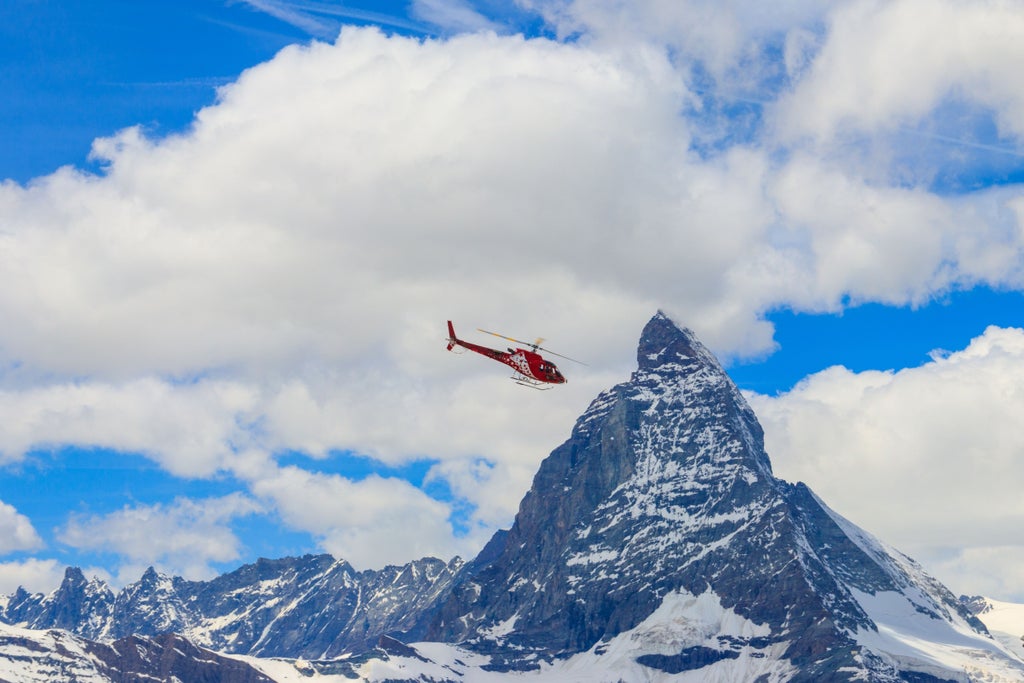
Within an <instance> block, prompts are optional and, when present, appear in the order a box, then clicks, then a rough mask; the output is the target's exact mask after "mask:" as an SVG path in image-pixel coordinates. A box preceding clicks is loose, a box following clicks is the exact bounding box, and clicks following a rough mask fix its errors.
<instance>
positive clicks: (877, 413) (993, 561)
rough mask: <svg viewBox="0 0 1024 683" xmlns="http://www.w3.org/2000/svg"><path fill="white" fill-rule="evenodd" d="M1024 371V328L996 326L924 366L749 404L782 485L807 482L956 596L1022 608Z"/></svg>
mask: <svg viewBox="0 0 1024 683" xmlns="http://www.w3.org/2000/svg"><path fill="white" fill-rule="evenodd" d="M1022 368H1024V330H1021V329H1014V328H1010V329H1002V328H996V327H990V328H988V329H987V330H986V331H985V333H984V334H983V335H981V336H980V337H978V338H976V339H974V340H973V341H972V342H971V344H970V345H969V346H968V347H967V348H966V349H964V350H961V351H958V352H955V353H951V354H949V355H948V356H945V357H941V356H936V358H935V360H933V361H932V362H929V363H927V364H925V365H923V366H921V367H917V368H908V369H905V370H900V371H898V372H894V371H887V372H879V371H869V372H861V373H854V372H851V371H849V370H847V369H845V368H842V367H833V368H830V369H828V370H825V371H823V372H820V373H817V374H815V375H812V376H810V377H808V378H807V379H806V380H804V381H803V382H801V383H800V384H798V385H797V386H796V387H795V388H794V389H793V390H792V391H790V392H788V393H786V394H783V395H780V396H777V397H768V396H760V395H752V396H749V397H748V398H749V399H750V402H751V405H752V406H753V408H754V410H755V412H756V413H757V415H758V418H759V419H760V420H761V423H762V425H763V426H764V429H765V442H766V447H767V449H768V453H769V455H770V457H771V459H772V463H773V466H774V469H775V472H776V474H777V475H778V476H780V477H782V478H784V479H787V480H790V481H798V480H799V481H804V482H807V484H808V485H809V486H811V488H812V489H814V490H815V492H816V493H818V494H819V495H820V496H821V497H822V499H823V500H825V501H827V502H828V504H829V505H830V506H831V507H833V508H835V509H836V510H837V511H838V512H840V513H841V514H843V515H844V516H846V517H848V518H849V519H851V520H852V521H854V522H855V523H857V524H858V525H860V526H862V527H864V528H865V529H868V530H869V531H871V532H872V533H875V534H876V535H878V536H880V537H881V538H883V539H885V540H886V541H888V542H889V543H891V544H892V545H894V546H896V547H897V548H900V549H901V550H902V551H904V552H907V553H908V554H910V555H911V556H913V557H915V558H916V559H917V560H919V561H920V562H921V563H922V564H923V565H924V566H925V567H926V568H927V569H929V570H930V571H932V572H933V573H935V574H936V575H937V576H938V578H940V579H941V580H944V581H946V582H947V583H948V584H949V585H950V587H951V588H952V589H953V590H955V591H959V592H965V593H971V592H975V593H977V592H982V591H983V590H986V589H988V588H989V587H999V588H1000V589H1001V590H1003V591H1011V592H1012V594H1010V595H1007V594H1006V593H1005V592H1004V593H1001V594H1002V595H1003V596H1004V598H1007V599H1024V593H1021V590H1020V587H1019V586H1018V585H1014V584H1013V582H1012V577H1014V576H1016V575H1018V568H1017V566H1016V562H1015V561H1014V558H1015V557H1016V556H1018V555H1019V554H1020V553H1021V552H1022V551H1024V546H1022V545H1021V544H1020V528H1021V525H1022V524H1024V499H1022V498H1021V496H1020V491H1019V489H1020V482H1021V481H1024V458H1022V457H1021V456H1022V454H1024V433H1022V432H1021V430H1020V429H1019V428H1018V426H1019V422H1020V419H1019V418H1020V415H1021V414H1024V413H1022V411H1024V391H1022V390H1021V387H1022V386H1024V371H1022ZM1000 549H1004V550H1006V552H1003V551H1002V550H1000ZM972 580H973V581H977V582H979V583H983V584H985V585H971V583H970V581H972Z"/></svg>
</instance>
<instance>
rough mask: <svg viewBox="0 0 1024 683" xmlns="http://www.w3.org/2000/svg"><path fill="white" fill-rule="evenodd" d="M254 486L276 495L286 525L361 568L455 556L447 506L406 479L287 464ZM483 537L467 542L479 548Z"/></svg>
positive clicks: (270, 496)
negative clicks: (354, 477) (358, 477)
mask: <svg viewBox="0 0 1024 683" xmlns="http://www.w3.org/2000/svg"><path fill="white" fill-rule="evenodd" d="M252 490H253V492H254V493H255V494H256V495H259V496H262V497H266V498H268V499H270V500H272V501H273V503H274V505H275V507H276V508H277V510H278V511H279V513H280V515H281V517H282V519H283V520H284V522H285V523H286V524H288V525H290V526H291V527H293V528H298V529H302V530H303V531H307V532H310V533H311V534H313V535H314V536H315V537H316V538H317V539H318V540H319V542H320V544H321V547H323V548H324V549H325V550H326V551H328V552H330V553H331V554H333V555H335V556H336V557H343V558H345V559H346V560H348V561H349V562H351V563H352V564H353V565H354V566H356V567H358V568H361V569H365V568H372V567H382V566H384V565H386V564H404V563H406V562H408V561H409V560H411V559H415V558H420V557H427V556H433V557H441V558H443V559H446V560H447V559H449V558H450V557H451V550H452V545H453V544H452V538H451V536H452V532H451V526H450V523H449V521H448V517H449V514H450V510H449V508H448V506H447V505H445V504H443V503H441V502H438V501H436V500H433V499H432V498H430V497H428V496H427V495H426V494H425V493H423V492H422V491H420V490H419V489H417V488H415V487H414V486H412V485H411V484H409V482H407V481H404V480H401V479H395V478H384V477H379V476H377V475H372V476H370V477H368V478H367V479H365V480H363V481H360V482H353V481H350V480H349V479H346V478H344V477H340V476H337V475H321V474H314V473H311V472H307V471H305V470H302V469H300V468H297V467H284V468H281V469H280V470H278V471H277V472H275V473H274V474H273V475H272V476H270V477H266V478H262V479H260V480H257V481H255V482H253V484H252ZM482 540H483V539H480V538H473V539H470V540H469V541H468V545H467V546H465V547H469V548H471V549H473V550H476V549H478V547H479V545H481V544H482Z"/></svg>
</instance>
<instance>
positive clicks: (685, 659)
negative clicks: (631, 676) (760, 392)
mask: <svg viewBox="0 0 1024 683" xmlns="http://www.w3.org/2000/svg"><path fill="white" fill-rule="evenodd" d="M637 362H638V367H637V370H636V372H634V373H633V374H632V376H631V377H630V379H629V380H628V381H626V382H623V383H621V384H619V385H616V386H614V387H612V388H611V389H609V390H607V391H605V392H603V393H601V394H600V395H599V396H598V397H597V398H596V399H595V400H594V401H593V402H592V403H591V405H590V407H589V408H588V409H587V411H586V412H585V413H584V414H583V415H582V416H581V417H580V419H579V420H578V421H577V423H576V426H575V427H574V428H573V431H572V435H571V436H570V438H569V440H568V441H566V442H565V443H564V444H562V445H561V446H559V447H558V448H556V449H555V450H554V451H552V453H551V454H550V455H549V456H548V457H547V458H546V459H545V460H544V461H543V462H542V463H541V466H540V469H539V470H538V472H537V475H536V477H535V478H534V481H533V485H532V486H531V488H530V490H529V491H528V492H527V494H526V496H525V498H524V499H523V501H522V503H521V505H520V508H519V512H518V514H517V515H516V518H515V521H514V523H513V525H512V528H511V529H510V530H509V531H508V532H507V533H505V532H501V533H499V534H496V535H495V538H494V539H492V541H491V543H489V544H488V546H487V549H486V552H485V553H482V554H481V556H480V557H478V558H477V559H476V560H474V561H473V562H472V563H470V564H469V565H467V569H466V571H465V572H464V574H463V575H462V576H461V577H460V582H459V583H458V584H457V585H456V586H455V587H454V588H453V590H452V592H451V594H450V596H449V597H448V599H447V600H446V601H445V602H444V603H443V604H442V605H441V606H440V608H439V609H438V612H437V615H436V617H435V620H434V622H433V623H432V624H431V627H430V629H429V630H428V638H430V639H432V640H441V641H445V642H449V643H460V644H461V645H463V646H464V647H469V648H471V649H473V650H475V651H477V652H479V653H481V654H485V655H490V656H491V657H492V660H491V667H492V668H494V669H497V670H500V669H502V668H507V669H517V670H521V669H529V668H535V667H536V666H537V663H538V662H539V661H544V660H547V661H554V660H558V659H563V658H569V657H573V656H579V657H589V656H592V655H595V654H597V655H599V654H602V653H605V652H611V651H613V650H615V649H616V648H617V647H618V646H617V645H616V643H620V644H623V645H622V647H625V648H627V650H628V651H629V652H630V653H631V654H630V655H629V656H630V657H631V658H632V663H631V664H630V666H634V665H636V664H639V665H641V666H643V667H645V669H646V670H647V671H648V673H646V674H638V676H644V677H646V676H647V675H649V673H650V670H651V669H655V670H661V671H663V672H666V673H669V674H677V673H681V672H682V671H684V670H690V669H701V668H704V667H705V666H709V667H710V666H714V667H715V668H716V670H717V671H719V673H720V676H717V677H716V676H709V680H710V678H716V680H717V679H718V678H721V679H722V680H753V679H755V678H757V679H758V680H761V679H762V678H763V679H765V680H768V679H772V680H792V681H820V680H865V679H866V680H877V681H887V682H888V681H899V680H922V681H923V680H940V679H937V678H934V677H930V676H927V675H922V676H919V677H918V678H913V679H911V678H907V677H905V676H904V672H910V673H907V676H915V675H917V674H918V673H919V672H922V671H926V670H928V667H929V666H931V663H930V662H928V663H925V664H922V662H921V661H919V660H918V659H915V658H914V657H906V658H904V657H903V655H902V654H901V651H900V649H899V648H900V647H903V646H902V644H900V642H899V638H896V639H894V641H893V642H895V645H894V644H893V643H891V642H881V641H880V639H879V637H877V636H876V635H875V634H877V633H879V631H880V626H879V625H880V624H881V625H884V626H886V627H887V628H888V627H890V626H892V624H889V623H887V622H886V621H885V619H888V618H889V617H888V615H887V613H886V612H885V611H884V609H883V608H885V607H886V606H889V605H898V606H899V608H900V609H901V610H903V613H901V619H902V618H903V616H902V614H904V613H905V616H906V622H907V623H908V624H909V623H911V622H914V620H926V621H927V624H928V627H929V628H932V625H931V622H932V621H933V620H938V621H940V622H941V624H942V628H944V629H947V630H948V631H949V632H950V633H952V632H957V633H960V632H963V633H971V636H970V638H971V639H972V640H971V642H972V644H975V643H981V649H982V650H983V651H984V648H986V647H987V645H986V644H985V640H984V638H985V636H984V634H983V633H980V632H978V631H977V627H976V626H975V625H974V624H973V623H971V622H970V621H968V620H967V619H965V618H964V615H963V614H961V612H962V611H963V609H962V608H959V607H958V606H957V605H956V604H955V599H954V598H953V597H952V596H951V595H950V594H948V591H946V590H944V589H941V587H939V586H938V585H937V584H936V582H934V580H931V579H928V578H927V577H925V576H924V575H923V574H922V573H921V572H920V571H919V569H917V568H915V567H914V565H913V563H912V561H910V560H909V559H908V558H904V557H902V556H893V555H891V554H889V552H888V551H887V550H886V549H885V548H884V547H883V546H881V545H880V544H879V543H878V542H877V541H874V540H873V539H871V537H870V536H869V535H868V534H866V533H865V532H863V531H860V530H858V529H856V528H855V527H853V525H852V524H850V523H848V522H846V521H845V520H842V519H841V518H839V517H838V516H837V515H835V514H834V513H832V512H831V511H829V510H828V509H827V508H825V507H824V505H823V503H821V501H819V500H818V499H817V498H816V497H815V496H814V495H813V493H812V492H811V491H810V490H809V489H808V488H807V487H806V486H803V485H792V484H788V483H787V482H784V481H781V480H779V479H776V478H775V476H774V475H773V474H772V471H771V464H770V462H769V460H768V455H767V453H766V452H765V450H764V438H763V432H762V430H761V427H760V425H759V424H758V421H757V418H756V416H755V415H754V413H753V411H752V410H751V409H750V407H749V406H748V405H747V403H746V401H745V400H744V398H743V396H742V394H741V393H740V391H739V389H737V387H736V385H735V384H734V383H733V382H732V380H731V379H730V378H729V377H728V375H727V374H726V373H725V371H724V370H723V369H722V366H721V365H720V364H719V362H718V360H717V359H716V358H715V357H714V355H713V354H712V353H711V352H710V351H709V350H708V349H707V348H706V347H705V346H704V345H703V344H701V342H700V341H699V340H698V339H697V338H696V336H695V335H694V334H693V332H691V331H690V330H688V329H687V328H685V327H682V326H680V325H678V324H676V323H675V322H674V321H672V320H671V319H670V318H669V317H668V316H667V315H666V314H665V313H664V312H661V311H659V312H658V313H657V314H656V315H655V316H654V317H653V318H651V320H650V321H649V322H648V323H647V325H646V326H645V327H644V330H643V332H642V334H641V337H640V341H639V345H638V348H637ZM712 614H714V615H717V616H715V617H714V618H711V619H710V621H709V622H708V623H707V624H706V625H705V626H700V625H699V624H702V623H703V622H704V621H708V619H709V615H712ZM876 614H881V615H882V616H881V618H878V621H876V616H875V615H876ZM903 626H904V625H903V623H902V622H901V623H900V624H898V625H897V627H898V628H903ZM918 628H922V626H921V625H920V624H918V623H916V622H914V623H913V624H912V625H911V626H910V627H908V629H909V631H914V629H918ZM644 648H649V649H648V650H645V649H644ZM892 653H896V654H892ZM916 656H917V655H916V654H915V657H916ZM986 656H987V655H986ZM772 662H775V664H772ZM751 664H756V668H757V673H753V672H754V670H755V669H753V668H749V666H750V665H751ZM772 666H777V667H779V668H777V669H776V670H774V673H773V670H772V669H771V667H772ZM935 670H939V671H943V672H944V670H943V669H942V668H941V667H935ZM1015 671H1016V670H1015Z"/></svg>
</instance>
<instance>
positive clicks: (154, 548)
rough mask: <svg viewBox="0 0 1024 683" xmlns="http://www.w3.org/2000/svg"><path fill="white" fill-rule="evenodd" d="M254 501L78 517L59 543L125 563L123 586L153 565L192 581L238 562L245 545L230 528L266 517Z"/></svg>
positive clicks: (233, 497) (237, 497) (232, 499)
mask: <svg viewBox="0 0 1024 683" xmlns="http://www.w3.org/2000/svg"><path fill="white" fill-rule="evenodd" d="M262 511H263V508H262V507H261V506H260V505H259V504H258V503H256V501H254V500H253V499H252V498H250V497H248V496H245V495H242V494H238V493H235V494H230V495H227V496H224V497H221V498H209V499H204V500H189V499H185V498H178V499H175V500H174V502H172V503H169V504H160V503H157V504H154V505H135V506H125V507H124V508H122V509H121V510H118V511H116V512H112V513H109V514H101V515H89V514H74V515H72V516H71V518H70V519H69V520H68V523H67V524H66V525H65V526H64V527H63V528H62V529H61V530H60V532H59V534H58V538H59V540H60V542H61V543H64V544H66V545H68V546H71V547H73V548H77V549H79V550H87V551H96V552H109V553H114V554H116V555H118V556H119V557H121V558H123V559H122V561H121V565H120V570H119V572H118V575H119V581H120V582H122V583H125V582H128V581H134V580H136V579H137V578H138V577H139V575H140V574H141V573H142V572H143V571H144V570H145V569H146V568H147V567H150V566H153V567H156V568H157V569H159V570H161V571H164V572H167V573H170V574H174V575H176V576H183V577H185V578H189V579H208V578H210V577H211V576H213V575H214V574H215V571H214V569H213V568H212V566H211V563H218V562H229V561H231V560H236V559H238V558H239V556H240V554H241V544H240V542H239V540H238V538H237V537H236V536H235V535H234V533H233V532H232V531H231V529H230V527H229V523H230V522H231V521H232V520H234V519H236V518H238V517H243V516H246V515H251V514H254V513H258V512H262Z"/></svg>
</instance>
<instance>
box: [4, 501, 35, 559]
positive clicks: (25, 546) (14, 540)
mask: <svg viewBox="0 0 1024 683" xmlns="http://www.w3.org/2000/svg"><path fill="white" fill-rule="evenodd" d="M42 545H43V540H42V539H41V538H40V537H39V534H38V533H36V530H35V527H33V526H32V522H31V521H30V520H29V518H28V517H26V516H25V515H23V514H21V513H20V512H18V511H17V510H16V509H15V508H14V506H13V505H8V504H7V503H5V502H3V501H0V555H4V554H7V553H10V552H13V551H15V550H36V549H38V548H40V547H41V546H42Z"/></svg>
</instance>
